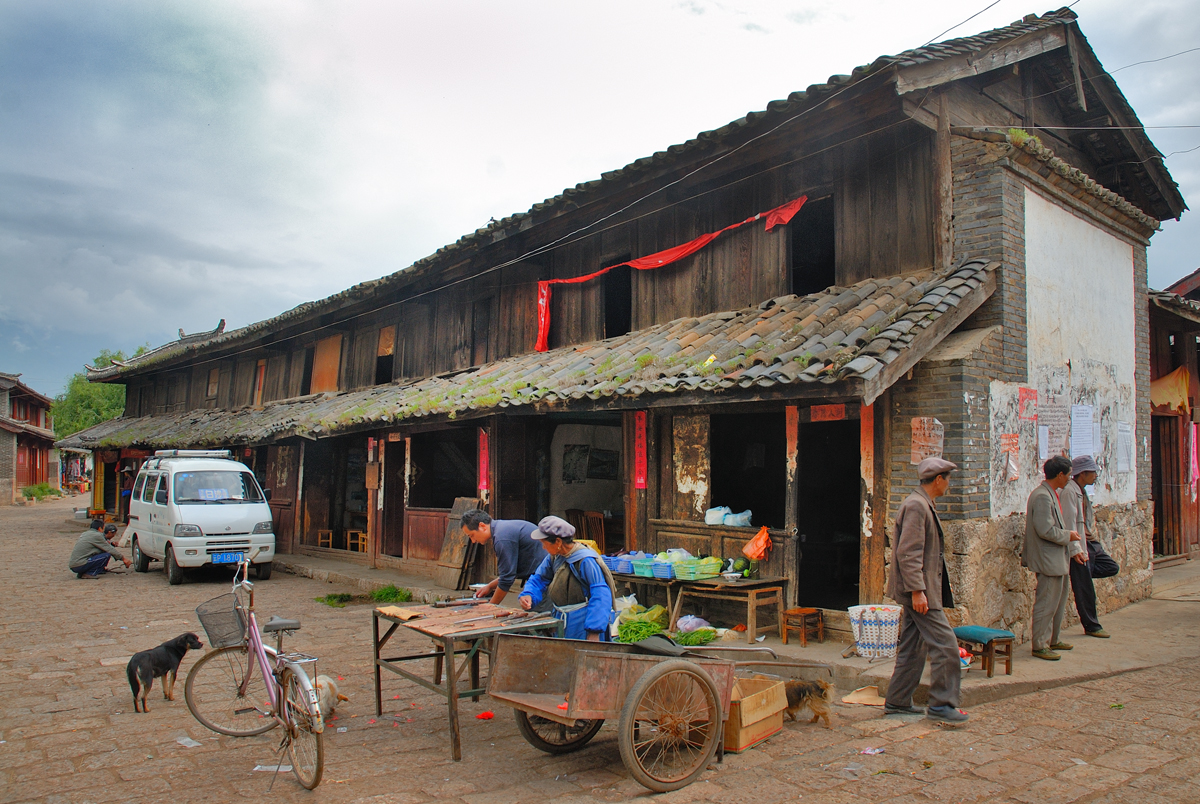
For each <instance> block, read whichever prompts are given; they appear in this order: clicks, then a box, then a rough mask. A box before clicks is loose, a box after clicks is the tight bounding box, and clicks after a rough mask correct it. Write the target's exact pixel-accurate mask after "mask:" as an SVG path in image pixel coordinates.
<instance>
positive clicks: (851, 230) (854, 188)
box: [835, 140, 871, 285]
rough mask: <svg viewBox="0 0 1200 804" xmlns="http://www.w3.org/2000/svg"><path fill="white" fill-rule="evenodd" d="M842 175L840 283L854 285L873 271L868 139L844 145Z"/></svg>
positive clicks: (839, 196) (838, 246)
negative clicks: (871, 267) (871, 268)
mask: <svg viewBox="0 0 1200 804" xmlns="http://www.w3.org/2000/svg"><path fill="white" fill-rule="evenodd" d="M841 150H842V154H843V159H844V162H843V170H844V173H843V177H842V182H841V192H840V193H838V194H837V195H835V201H836V203H837V224H836V227H837V241H836V243H837V244H836V246H835V248H836V257H835V259H836V262H837V269H836V276H837V283H838V284H839V285H852V284H854V283H855V282H860V281H862V280H863V279H866V278H867V277H868V276H869V275H870V273H869V272H870V265H871V174H870V170H869V169H868V166H869V164H870V150H869V149H868V147H867V143H866V140H856V141H854V142H851V143H847V144H846V145H845V146H843V147H842V149H841Z"/></svg>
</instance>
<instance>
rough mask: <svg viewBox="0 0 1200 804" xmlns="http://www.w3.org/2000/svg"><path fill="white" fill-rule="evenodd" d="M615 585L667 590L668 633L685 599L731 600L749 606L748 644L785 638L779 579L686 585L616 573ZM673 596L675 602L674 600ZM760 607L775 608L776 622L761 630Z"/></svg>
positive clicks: (783, 587) (782, 580) (781, 580)
mask: <svg viewBox="0 0 1200 804" xmlns="http://www.w3.org/2000/svg"><path fill="white" fill-rule="evenodd" d="M612 576H613V581H614V582H616V583H617V584H618V585H621V584H624V585H625V586H658V587H662V588H663V589H665V590H666V593H667V611H668V612H670V614H671V621H670V624H669V625H668V630H670V631H674V630H675V624H676V623H677V622H678V621H679V617H680V615H681V614H682V613H683V599H684V598H685V597H691V598H701V599H707V600H729V601H734V602H743V601H744V602H745V603H746V641H747V642H749V643H752V644H753V642H754V639H755V637H757V636H758V635H759V633H760V632H761V631H764V630H770V629H775V630H776V631H778V633H779V636H780V638H782V637H783V630H782V628H783V595H784V591H785V590H786V588H787V579H786V578H782V577H777V576H765V577H762V578H755V579H743V580H740V581H727V580H725V579H724V578H719V577H718V578H707V579H705V580H702V581H685V580H681V579H679V578H647V577H645V576H643V575H629V574H627V573H624V572H614V573H613V574H612ZM672 593H673V594H674V600H672ZM760 606H772V607H774V609H775V621H774V622H773V623H771V624H769V625H766V626H762V627H759V625H758V609H759V607H760Z"/></svg>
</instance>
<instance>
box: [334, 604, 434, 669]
mask: <svg viewBox="0 0 1200 804" xmlns="http://www.w3.org/2000/svg"><path fill="white" fill-rule="evenodd" d="M375 611H377V612H379V613H380V614H386V615H387V616H389V617H395V618H396V619H397V620H405V621H408V620H415V619H416V618H417V617H420V616H421V613H420V612H418V611H413V610H412V609H402V608H400V607H399V606H380V607H379V608H377V609H375ZM339 680H340V679H339Z"/></svg>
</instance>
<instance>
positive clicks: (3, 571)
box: [0, 501, 1200, 804]
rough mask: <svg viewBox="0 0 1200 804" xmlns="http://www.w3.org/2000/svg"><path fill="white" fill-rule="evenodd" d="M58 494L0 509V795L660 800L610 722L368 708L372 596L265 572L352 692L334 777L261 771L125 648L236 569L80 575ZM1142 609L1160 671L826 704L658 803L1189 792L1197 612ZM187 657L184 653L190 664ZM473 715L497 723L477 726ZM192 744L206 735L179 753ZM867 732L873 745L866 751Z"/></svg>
mask: <svg viewBox="0 0 1200 804" xmlns="http://www.w3.org/2000/svg"><path fill="white" fill-rule="evenodd" d="M65 504H66V505H68V506H69V501H68V502H66V503H65ZM56 505H57V506H59V507H60V508H61V510H60V509H59V508H56ZM63 505H64V503H48V504H44V505H41V506H36V507H33V508H24V507H20V508H15V507H14V508H11V509H9V508H4V509H0V588H3V589H5V590H6V591H7V596H8V600H7V601H6V603H7V605H5V606H4V607H3V610H2V612H0V802H4V803H5V804H8V802H13V803H14V804H16V803H17V802H39V803H45V804H60V803H61V804H68V803H69V804H83V803H84V802H140V801H147V802H162V801H171V802H172V803H173V804H192V803H193V802H196V803H197V804H198V803H199V802H212V801H232V800H238V799H247V798H259V797H266V796H268V795H269V796H271V797H275V798H278V799H279V800H283V801H297V802H301V801H302V802H333V803H334V804H342V803H343V802H344V803H345V804H426V802H446V803H450V802H453V803H454V804H491V803H492V802H496V803H497V804H501V803H503V804H512V802H516V801H520V802H526V803H528V802H540V801H550V800H553V801H555V802H566V803H567V804H584V803H585V802H586V803H587V804H594V803H595V802H618V801H627V800H630V799H643V798H648V797H649V795H650V794H649V793H648V791H646V790H645V789H644V788H642V787H641V786H640V785H638V784H637V783H636V782H634V781H633V780H632V779H631V778H630V777H629V775H628V773H627V772H626V771H625V769H624V767H623V766H622V764H621V760H620V756H619V753H618V750H617V741H616V731H615V727H614V725H612V724H606V726H605V727H604V728H603V729H602V730H601V732H600V733H599V735H598V736H597V737H596V739H595V740H593V741H592V743H590V744H589V745H588V746H587V747H585V748H584V749H582V750H580V751H578V752H576V753H574V754H569V755H565V756H548V755H545V754H542V753H540V752H538V751H536V750H534V749H533V748H532V747H531V746H529V745H528V744H526V743H525V742H524V740H523V739H522V738H521V737H520V736H519V734H518V733H517V729H516V725H515V722H514V720H513V718H512V716H511V715H510V714H509V712H508V710H507V709H505V708H504V707H501V706H497V705H495V704H493V703H490V702H489V701H488V700H487V699H486V698H485V699H484V700H481V701H480V702H478V703H472V702H470V701H464V702H463V715H462V720H461V722H462V732H463V753H464V760H463V761H462V762H459V763H454V762H451V761H450V756H449V745H448V733H447V724H446V714H445V712H446V710H445V704H444V702H442V701H441V699H439V698H437V697H436V696H434V695H433V694H432V693H428V692H426V691H425V690H423V689H421V688H419V687H417V686H416V685H413V684H410V683H408V682H405V681H403V680H400V679H393V678H388V679H386V680H385V682H384V709H385V712H384V715H383V716H382V717H375V716H374V714H373V692H372V674H371V649H370V616H369V608H367V607H365V606H354V605H351V606H347V607H346V608H344V609H333V608H329V607H327V606H324V605H322V604H319V603H316V602H315V601H314V600H313V598H315V597H317V596H318V595H324V594H326V593H328V592H330V591H357V587H349V586H339V585H338V584H336V583H335V584H330V583H328V582H327V581H318V580H314V579H311V578H305V577H301V576H295V575H289V574H285V573H277V574H276V575H275V576H273V577H272V579H271V580H270V581H266V582H262V583H260V584H258V586H257V592H258V604H259V611H260V613H261V614H262V615H264V616H269V615H270V614H280V615H283V616H294V617H297V618H299V619H300V620H301V621H302V622H303V624H304V625H303V628H302V630H301V631H300V632H299V633H298V634H297V635H296V636H295V637H294V638H293V639H292V640H291V641H290V642H289V645H291V646H293V647H295V648H297V649H300V650H306V651H309V652H312V653H314V654H316V655H318V656H321V657H322V659H321V662H320V664H319V670H320V672H324V673H328V674H330V675H336V676H338V677H340V678H341V679H342V680H341V681H339V685H340V686H341V689H342V691H343V692H344V693H345V694H347V695H349V696H350V698H351V700H350V701H349V702H348V703H345V704H343V705H342V707H341V708H340V709H339V711H338V714H337V719H336V720H333V721H331V723H330V730H329V731H328V732H327V734H326V757H327V759H326V769H325V780H324V782H323V783H322V785H321V786H320V787H319V788H318V789H317V790H316V791H314V792H311V793H310V792H307V791H304V790H303V789H301V788H300V787H299V786H298V785H297V784H296V783H295V780H294V779H293V778H292V777H291V776H290V775H289V774H280V775H279V776H278V778H274V779H273V778H272V777H273V774H271V773H264V772H255V771H254V768H255V767H256V766H258V765H274V764H278V763H280V762H284V763H286V762H287V759H286V758H282V759H281V758H280V756H279V754H278V753H277V750H276V749H277V745H278V740H277V738H276V737H274V736H272V734H269V733H268V734H266V735H262V736H258V737H250V738H230V737H222V736H218V735H215V734H213V733H211V732H209V731H208V730H207V729H205V728H203V727H202V726H200V724H199V723H197V722H196V721H195V720H194V719H193V718H192V717H191V715H190V713H189V712H188V710H187V707H186V705H185V704H184V702H183V700H182V685H183V675H182V674H181V677H180V681H179V683H178V684H177V687H176V692H177V696H176V697H177V699H176V700H175V701H164V700H163V698H162V693H161V686H160V682H156V683H155V686H154V690H153V691H152V692H151V696H150V707H151V711H150V712H149V713H148V714H134V713H133V711H132V706H131V693H130V691H129V688H128V685H127V682H126V679H125V670H124V666H123V664H124V663H123V661H121V660H122V659H123V658H124V657H127V656H129V655H131V654H132V653H133V652H135V651H138V650H143V649H145V648H148V647H153V646H154V645H156V644H158V643H160V642H162V641H164V640H166V639H170V638H172V637H174V636H177V635H178V634H179V633H180V632H182V631H183V630H196V631H200V628H199V624H198V623H197V622H196V620H195V617H194V614H193V613H192V612H193V609H194V608H195V606H196V605H198V604H199V603H200V602H202V601H204V600H207V599H209V598H212V597H215V596H216V595H219V594H224V593H225V592H226V591H228V572H227V571H225V572H220V571H215V572H210V573H205V574H203V575H201V576H198V577H195V578H190V579H189V581H188V582H187V583H185V584H183V585H182V586H178V587H171V586H168V585H167V583H166V580H165V578H164V577H163V575H162V572H161V571H159V570H158V569H157V568H155V569H154V570H153V571H151V572H149V573H146V574H137V573H133V572H128V573H123V574H113V575H111V576H107V577H104V578H102V579H100V580H98V581H79V580H76V579H75V578H74V576H73V575H71V574H70V573H68V572H67V570H66V567H65V564H64V562H65V557H66V556H67V555H68V554H69V552H70V549H71V546H72V544H73V542H74V539H75V537H76V536H77V534H78V531H79V529H80V528H78V526H77V525H75V524H73V523H65V522H64V519H65V517H66V515H67V513H68V512H69V510H70V509H69V507H61V506H63ZM1152 604H1153V605H1158V606H1162V607H1163V608H1161V609H1149V610H1150V611H1151V613H1152V615H1148V616H1149V617H1150V620H1149V621H1148V622H1146V623H1143V622H1142V621H1141V620H1135V621H1136V622H1138V623H1140V627H1142V628H1144V629H1146V630H1148V633H1145V634H1140V635H1138V636H1137V638H1135V635H1133V634H1130V633H1127V632H1120V631H1118V629H1117V628H1116V627H1114V626H1113V625H1111V624H1110V622H1113V623H1115V621H1112V620H1111V619H1110V618H1112V617H1114V616H1115V615H1109V617H1108V618H1106V623H1105V624H1106V626H1108V627H1110V630H1113V631H1114V632H1117V636H1116V637H1114V639H1112V640H1109V643H1111V645H1112V646H1113V647H1114V648H1115V647H1119V648H1120V649H1121V650H1125V651H1128V652H1130V653H1139V654H1144V653H1147V652H1152V651H1155V650H1157V651H1159V655H1160V658H1161V659H1162V663H1160V664H1159V665H1158V666H1154V667H1148V668H1143V669H1132V670H1129V671H1122V672H1121V673H1120V674H1118V675H1113V676H1109V677H1105V678H1096V679H1092V680H1088V681H1084V682H1080V683H1074V684H1071V685H1069V686H1061V687H1057V688H1053V689H1041V690H1034V691H1030V692H1028V693H1026V694H1023V695H1018V696H1015V697H1010V698H1006V699H1004V700H1001V701H996V702H992V703H986V704H983V705H979V706H975V707H972V708H971V716H972V719H971V722H970V723H969V724H967V725H966V726H965V727H962V728H959V729H954V730H946V729H942V728H939V727H937V726H934V725H932V724H930V723H928V722H927V721H925V720H924V719H922V718H918V717H900V718H888V717H884V716H882V715H880V713H879V712H878V711H877V710H874V709H871V708H869V707H851V706H844V705H840V704H838V705H835V707H834V710H833V711H834V717H833V728H831V729H825V728H823V727H821V726H819V725H814V724H809V723H807V722H806V720H807V718H802V720H801V722H798V723H788V724H787V725H786V726H785V727H784V729H783V731H782V732H780V733H779V734H777V735H775V736H773V737H772V738H770V739H769V740H768V741H767V742H766V743H765V744H763V745H762V746H760V747H758V748H756V749H754V750H751V751H748V752H746V753H744V754H740V755H730V756H728V757H726V760H725V762H724V763H722V764H720V765H716V764H714V765H713V767H712V769H711V770H709V771H708V772H707V773H705V775H704V776H703V777H702V778H701V780H700V781H699V782H697V783H696V784H693V785H691V786H690V787H687V788H684V789H683V790H679V791H676V792H674V793H669V794H665V795H662V796H655V797H654V798H655V799H656V800H661V801H664V802H671V803H674V802H679V804H686V803H687V802H699V801H714V802H748V804H749V803H750V802H753V804H774V802H795V801H803V802H808V801H814V802H821V804H825V803H826V802H828V803H829V804H838V803H841V804H866V802H889V804H916V802H923V803H924V804H929V802H939V801H947V802H950V801H976V800H980V801H982V800H992V801H1009V802H1015V801H1029V802H1040V803H1047V802H1057V801H1078V802H1087V803H1088V804H1093V803H1095V802H1118V801H1135V802H1137V803H1138V804H1156V803H1157V802H1168V801H1169V802H1172V804H1179V802H1189V801H1198V800H1200V795H1198V794H1197V792H1196V786H1195V779H1196V778H1197V777H1198V776H1200V663H1197V662H1196V661H1194V655H1182V654H1183V652H1184V651H1183V648H1181V647H1180V645H1179V644H1173V643H1182V642H1184V641H1186V640H1187V639H1188V638H1190V637H1189V634H1190V632H1188V631H1186V630H1182V631H1181V630H1179V629H1180V627H1181V626H1180V625H1179V623H1180V622H1186V623H1190V622H1192V621H1194V620H1195V619H1196V618H1195V615H1194V614H1193V613H1192V612H1193V611H1194V610H1195V607H1194V604H1192V603H1186V602H1174V601H1148V602H1144V603H1141V604H1138V605H1137V606H1133V607H1130V609H1127V610H1126V611H1130V612H1132V611H1133V610H1139V609H1140V610H1147V609H1145V608H1144V607H1148V606H1151V605H1152ZM1139 616H1141V615H1139ZM1151 622H1152V623H1154V625H1155V626H1156V630H1149V623H1151ZM201 638H202V639H203V638H204V637H203V636H202V637H201ZM398 638H399V639H400V644H401V647H405V648H413V649H420V648H423V647H425V646H427V645H428V642H425V641H423V640H420V639H417V638H416V637H415V635H409V634H401V635H400V636H399V637H398ZM1193 641H1195V640H1194V639H1193ZM1111 649H1113V648H1109V647H1106V650H1111ZM1077 650H1078V649H1077ZM1172 651H1180V653H1177V654H1176V653H1172ZM1078 655H1079V656H1084V654H1083V653H1079V654H1078ZM1139 660H1144V657H1140V658H1139ZM194 662H195V656H193V655H189V657H188V658H187V659H185V661H184V665H183V667H182V671H183V674H186V671H187V669H188V668H190V667H191V665H192V664H193V663H194ZM1018 672H1019V673H1022V674H1023V673H1025V672H1026V670H1025V668H1024V666H1022V667H1021V669H1020V670H1018ZM1029 672H1033V671H1032V670H1030V671H1029ZM841 691H842V692H845V691H848V690H846V689H843V690H841ZM484 710H493V711H495V713H496V717H495V718H494V719H493V720H477V719H476V718H475V717H474V715H476V714H478V713H480V712H482V711H484ZM338 727H344V728H346V731H345V732H341V733H339V732H337V731H336V729H337V728H338ZM183 737H186V738H190V739H191V740H194V741H196V742H199V743H200V745H199V746H198V747H192V748H189V747H185V746H184V745H181V744H180V743H179V742H178V740H179V739H180V738H183ZM868 747H871V748H882V749H883V751H884V753H882V754H877V755H864V754H860V753H859V752H860V751H861V750H862V749H864V748H868ZM272 782H273V784H274V786H273V788H271V789H270V792H268V788H270V786H271V785H272Z"/></svg>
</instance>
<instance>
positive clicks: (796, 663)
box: [733, 659, 833, 677]
mask: <svg viewBox="0 0 1200 804" xmlns="http://www.w3.org/2000/svg"><path fill="white" fill-rule="evenodd" d="M733 665H734V667H808V668H815V669H818V670H825V671H827V672H828V673H829V675H830V677H832V676H833V666H832V665H830V664H826V663H825V662H813V661H809V660H808V659H790V660H788V661H785V662H734V663H733Z"/></svg>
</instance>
